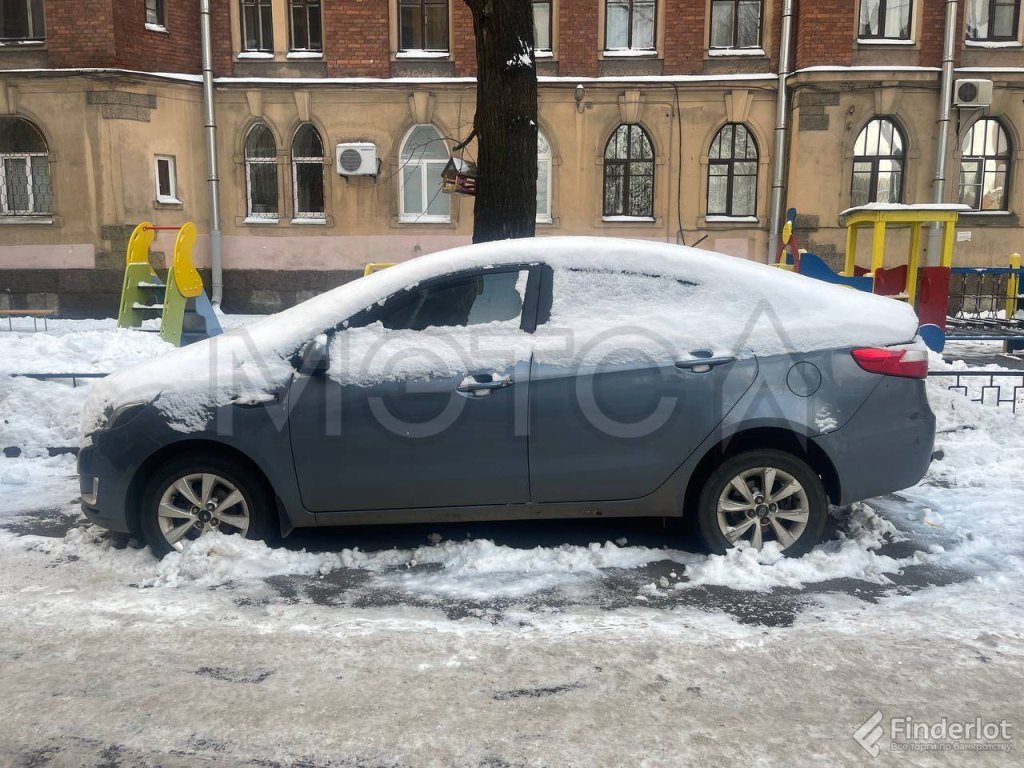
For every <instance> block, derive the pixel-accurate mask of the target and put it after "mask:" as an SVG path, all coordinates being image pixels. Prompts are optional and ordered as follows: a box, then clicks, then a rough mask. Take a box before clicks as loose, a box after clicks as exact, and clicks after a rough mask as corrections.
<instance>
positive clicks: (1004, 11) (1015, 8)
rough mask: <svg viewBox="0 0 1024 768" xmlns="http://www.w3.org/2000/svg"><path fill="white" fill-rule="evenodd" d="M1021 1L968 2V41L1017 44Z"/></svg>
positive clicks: (988, 0) (980, 0)
mask: <svg viewBox="0 0 1024 768" xmlns="http://www.w3.org/2000/svg"><path fill="white" fill-rule="evenodd" d="M1020 4H1021V0H967V39H968V40H970V41H974V42H989V43H999V42H1016V41H1017V39H1018V29H1019V27H1020Z"/></svg>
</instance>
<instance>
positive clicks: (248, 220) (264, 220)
mask: <svg viewBox="0 0 1024 768" xmlns="http://www.w3.org/2000/svg"><path fill="white" fill-rule="evenodd" d="M277 222H278V218H277V216H274V217H273V218H271V217H270V216H246V217H245V218H244V219H242V223H243V224H277Z"/></svg>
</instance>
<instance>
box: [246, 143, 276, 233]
mask: <svg viewBox="0 0 1024 768" xmlns="http://www.w3.org/2000/svg"><path fill="white" fill-rule="evenodd" d="M245 196H246V209H245V217H246V218H247V219H259V220H265V221H277V216H278V210H277V205H278V203H277V144H276V142H275V141H274V134H273V133H271V132H270V129H269V128H268V127H267V126H266V125H264V124H263V123H256V124H255V125H254V126H253V127H252V128H250V129H249V133H248V135H247V136H246V137H245Z"/></svg>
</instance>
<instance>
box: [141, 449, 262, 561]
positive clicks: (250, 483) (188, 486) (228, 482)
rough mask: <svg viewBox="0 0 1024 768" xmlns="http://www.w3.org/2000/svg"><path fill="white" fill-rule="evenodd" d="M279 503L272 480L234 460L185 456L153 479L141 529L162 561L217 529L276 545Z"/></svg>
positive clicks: (210, 455) (147, 488)
mask: <svg viewBox="0 0 1024 768" xmlns="http://www.w3.org/2000/svg"><path fill="white" fill-rule="evenodd" d="M204 494H206V495H207V499H206V500H205V503H204V499H203V498H202V497H203V495H204ZM273 499H274V496H273V492H272V491H271V489H270V487H269V485H268V484H267V482H266V480H265V479H264V478H263V477H262V476H261V475H260V474H259V473H258V472H256V471H255V470H253V469H252V468H251V467H250V466H248V465H247V464H246V463H244V462H242V461H239V460H238V459H236V458H234V457H232V456H227V455H218V454H216V453H203V454H198V453H197V454H192V455H183V456H179V457H177V458H174V459H171V460H170V461H168V462H167V463H166V464H163V465H161V466H160V467H159V468H157V470H156V471H155V472H154V473H153V474H152V475H151V476H150V477H149V479H148V480H147V482H146V485H145V488H144V490H143V494H142V507H141V510H140V515H139V527H140V529H141V530H142V535H143V537H144V538H145V540H146V543H147V544H149V547H150V549H151V550H152V551H153V554H154V555H156V556H157V558H161V559H162V558H163V557H164V556H165V555H167V554H169V553H170V552H173V551H175V550H180V549H181V548H182V547H183V545H184V543H185V541H187V540H194V539H196V538H198V537H199V536H201V535H203V534H204V533H207V532H209V531H212V530H220V531H221V532H222V533H225V534H229V535H241V536H244V537H245V538H247V539H256V540H261V541H266V542H272V540H273V536H274V533H275V528H274V523H275V520H276V515H275V510H274V504H273Z"/></svg>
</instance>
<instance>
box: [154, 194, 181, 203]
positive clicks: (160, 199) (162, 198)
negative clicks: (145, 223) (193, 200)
mask: <svg viewBox="0 0 1024 768" xmlns="http://www.w3.org/2000/svg"><path fill="white" fill-rule="evenodd" d="M153 202H154V203H156V204H157V205H181V200H179V199H178V198H176V197H169V196H167V195H157V198H156V200H154V201H153Z"/></svg>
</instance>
